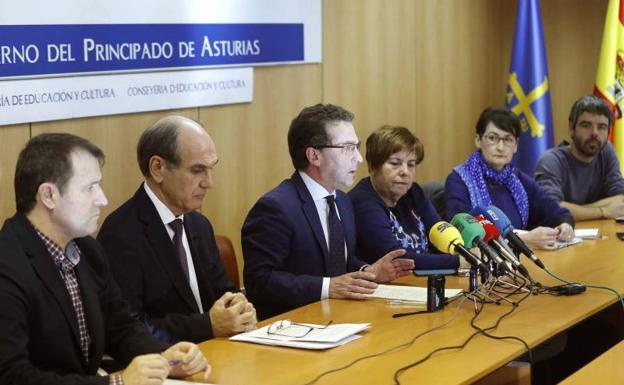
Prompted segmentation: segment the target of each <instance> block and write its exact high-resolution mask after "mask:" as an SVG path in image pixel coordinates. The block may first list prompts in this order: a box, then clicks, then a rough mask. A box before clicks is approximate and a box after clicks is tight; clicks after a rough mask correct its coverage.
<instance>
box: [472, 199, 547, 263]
mask: <svg viewBox="0 0 624 385" xmlns="http://www.w3.org/2000/svg"><path fill="white" fill-rule="evenodd" d="M481 214H482V215H483V216H484V217H485V218H486V219H488V220H489V221H490V222H492V223H494V225H496V227H498V229H499V230H500V232H501V235H502V236H503V238H505V239H506V240H507V241H508V242H509V244H510V245H511V247H512V248H513V249H514V250H516V252H518V253H522V254H524V255H526V256H527V257H529V259H530V260H531V261H533V262H534V263H535V264H536V265H537V266H539V267H540V268H542V269H544V268H545V266H544V263H542V261H540V259H539V258H537V256H536V255H535V254H534V253H533V251H532V250H531V249H529V247H528V246H527V245H526V243H524V241H523V240H522V239H520V237H518V235H517V234H516V233H514V232H513V229H514V228H513V226H512V225H511V222H510V221H509V218H507V215H505V213H504V212H502V211H501V209H499V208H498V207H496V206H488V207H486V208H485V210H484V211H483V212H482V213H481Z"/></svg>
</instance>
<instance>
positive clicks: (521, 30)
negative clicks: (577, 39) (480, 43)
mask: <svg viewBox="0 0 624 385" xmlns="http://www.w3.org/2000/svg"><path fill="white" fill-rule="evenodd" d="M507 108H509V109H510V110H512V111H513V112H514V113H516V115H518V116H519V117H520V120H521V122H522V133H521V134H520V141H519V143H518V152H517V153H516V155H515V156H514V162H515V164H516V166H518V167H519V168H520V169H521V170H522V171H524V172H525V173H527V174H529V175H533V171H534V170H535V163H537V160H538V159H539V157H540V155H541V154H542V153H543V152H544V151H545V150H547V149H548V148H550V147H552V146H553V142H554V140H553V123H552V107H551V104H550V92H549V88H548V66H547V65H546V49H545V48H544V30H543V29H542V15H541V12H540V6H539V1H538V0H518V15H517V17H516V33H515V37H514V46H513V53H512V56H511V66H510V68H509V80H508V82H507Z"/></svg>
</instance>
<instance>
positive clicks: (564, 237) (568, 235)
mask: <svg viewBox="0 0 624 385" xmlns="http://www.w3.org/2000/svg"><path fill="white" fill-rule="evenodd" d="M555 230H557V232H558V233H559V235H557V240H559V241H562V242H567V241H571V240H572V238H574V229H573V228H572V226H570V224H569V223H562V224H560V225H559V226H557V227H555Z"/></svg>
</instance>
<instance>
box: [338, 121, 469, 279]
mask: <svg viewBox="0 0 624 385" xmlns="http://www.w3.org/2000/svg"><path fill="white" fill-rule="evenodd" d="M423 157H424V150H423V145H422V143H421V142H420V140H418V138H417V137H416V136H414V135H413V134H412V133H411V132H410V131H409V130H408V129H407V128H405V127H398V126H383V127H381V128H379V129H377V130H375V131H374V132H373V133H372V134H371V135H370V136H369V137H368V139H367V140H366V162H367V163H368V172H369V174H370V177H366V178H364V179H362V180H361V181H360V182H359V183H358V184H357V185H356V186H355V187H354V188H353V190H351V191H350V192H349V198H351V202H352V203H353V208H354V215H355V224H356V230H357V243H356V255H357V256H358V257H360V258H361V259H363V260H365V261H367V262H369V263H373V262H375V261H376V260H378V259H379V258H381V257H383V256H384V255H385V254H386V253H388V252H389V251H391V250H396V249H405V250H406V254H405V256H404V257H405V258H412V259H413V260H414V262H415V266H416V269H418V270H427V269H457V268H458V267H460V264H461V267H469V265H468V264H467V262H466V261H464V259H463V258H461V257H457V256H454V255H450V254H433V253H431V247H430V245H429V242H428V238H427V237H428V233H429V229H430V228H431V226H432V225H433V224H434V223H436V222H437V221H439V220H440V216H439V215H438V213H437V212H436V211H435V209H434V208H433V206H432V204H431V202H430V201H429V199H428V198H427V196H426V195H425V193H424V192H423V190H422V188H421V187H420V186H419V185H418V184H417V183H415V182H414V180H413V178H414V171H415V170H416V165H417V164H419V163H420V162H421V161H422V159H423Z"/></svg>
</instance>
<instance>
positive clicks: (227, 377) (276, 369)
mask: <svg viewBox="0 0 624 385" xmlns="http://www.w3.org/2000/svg"><path fill="white" fill-rule="evenodd" d="M596 227H597V228H599V229H600V230H601V233H602V234H603V237H602V239H597V240H585V241H584V242H583V243H582V244H580V245H575V246H571V247H568V248H565V249H560V250H557V251H539V252H537V253H536V254H537V255H538V256H539V257H540V259H542V261H543V262H544V263H545V264H546V267H547V268H548V269H549V270H550V271H552V272H553V273H555V274H557V275H558V276H560V277H561V278H564V279H566V280H569V281H574V282H581V283H584V284H595V285H604V286H609V287H612V288H614V289H616V290H618V292H620V293H621V292H622V291H624V282H623V280H622V279H621V277H623V276H624V264H622V263H620V259H621V258H622V257H623V255H622V254H623V253H622V251H623V250H624V248H622V246H623V245H621V244H620V242H622V241H620V240H619V239H618V238H617V237H616V236H615V232H616V231H624V226H622V225H618V224H616V223H615V222H614V221H613V220H609V221H608V220H603V221H588V222H581V223H579V224H577V228H596ZM521 261H522V262H523V263H524V264H525V265H526V266H527V268H528V269H529V271H530V272H531V275H532V276H533V278H534V279H535V280H536V281H538V282H541V283H542V284H543V285H547V286H550V285H557V284H560V283H561V282H559V281H557V280H555V279H554V278H552V277H550V276H549V275H547V274H546V272H544V271H542V270H540V269H539V268H538V267H537V266H535V265H533V263H532V262H531V261H529V260H528V259H527V258H522V259H521ZM394 283H396V284H409V285H416V286H426V278H423V277H405V278H402V279H400V280H398V281H397V282H394ZM446 287H447V288H462V289H467V288H468V279H467V278H465V277H447V280H446ZM522 296H523V295H521V294H517V295H514V296H513V299H514V300H516V301H517V300H519V299H520V298H521V297H522ZM615 301H616V297H615V295H614V294H613V293H609V292H607V291H604V290H595V289H588V290H587V291H586V292H585V293H583V294H581V295H576V296H561V297H554V296H551V295H546V294H540V295H529V296H528V297H527V298H526V300H524V301H523V302H522V303H521V304H520V305H519V306H517V307H516V309H515V310H514V312H513V313H512V314H511V315H510V316H508V317H506V318H504V319H503V320H502V321H501V323H500V325H499V327H498V328H497V329H496V330H494V331H492V332H491V334H493V335H496V336H515V337H519V338H521V339H523V340H524V341H526V342H527V343H528V344H529V345H530V346H531V347H534V346H536V345H538V344H540V343H541V342H543V341H544V340H546V339H548V338H549V337H551V336H553V335H555V334H556V333H559V332H561V331H563V330H565V329H567V328H569V327H570V326H572V325H574V324H576V323H577V322H579V321H581V320H583V319H585V318H587V317H589V316H591V315H593V314H595V313H596V312H598V311H600V310H602V309H604V308H605V307H607V306H609V305H610V304H612V303H614V302H615ZM460 302H461V306H458V305H459V304H460ZM474 306H475V305H474V303H473V302H472V301H470V300H465V301H463V302H462V301H460V300H456V301H455V302H452V303H451V304H450V305H448V306H447V307H446V308H445V309H444V310H442V311H438V312H435V313H428V314H419V315H414V316H408V317H402V318H392V314H394V313H397V312H403V311H410V310H411V309H410V308H406V307H396V306H394V305H388V304H387V303H386V301H384V300H380V299H369V300H365V301H353V300H335V299H330V300H323V301H319V302H315V303H312V304H309V305H307V306H304V307H301V308H298V309H295V310H293V311H290V312H288V313H285V314H282V315H280V316H277V317H273V318H271V319H268V320H265V321H263V322H260V324H259V326H263V325H266V324H268V323H270V322H274V321H276V320H278V319H291V320H293V321H295V322H310V323H319V324H322V323H326V322H328V321H330V320H332V321H333V322H334V323H360V322H370V323H371V328H370V329H369V330H367V331H365V332H363V333H362V338H360V339H358V340H356V341H353V342H351V343H348V344H346V345H344V346H340V347H337V348H334V349H329V350H325V351H308V350H299V349H292V348H285V347H273V346H264V345H256V344H251V343H244V342H233V341H229V340H228V339H226V338H215V339H213V340H209V341H206V342H204V343H202V344H200V348H201V349H202V351H203V352H204V354H205V355H206V357H207V358H208V360H209V362H210V363H211V365H212V373H211V376H210V379H209V380H210V381H211V382H214V383H217V384H228V385H236V384H289V385H292V384H306V383H308V382H310V381H312V380H313V379H315V378H316V377H317V376H318V375H319V374H321V373H323V372H326V371H329V370H337V369H340V368H342V367H345V366H347V365H350V364H351V365H350V366H349V367H348V368H345V369H342V370H338V371H336V372H334V373H331V374H328V375H326V376H324V377H322V378H321V379H320V380H318V381H317V382H315V383H316V384H336V383H340V384H349V383H357V384H375V385H377V384H392V383H394V373H395V371H397V370H398V369H399V368H401V367H404V366H406V365H410V364H412V363H414V362H416V361H418V360H420V359H422V358H424V357H425V356H426V355H427V354H429V353H430V352H431V351H433V350H434V349H436V348H440V347H444V346H453V345H460V344H462V343H464V342H465V341H466V340H467V338H468V337H469V336H470V335H471V334H473V333H474V332H475V329H473V328H472V327H471V326H470V320H471V319H472V318H473V317H474V314H475V313H474ZM512 308H513V306H512V305H510V304H508V303H505V302H502V303H501V304H500V305H495V304H487V305H485V307H484V308H483V311H482V312H481V314H480V315H479V316H478V318H477V320H476V324H477V325H479V326H480V327H483V328H485V327H489V326H492V325H494V323H495V322H496V321H497V319H498V318H499V317H500V316H501V315H502V314H504V313H506V312H509V311H510V310H511V309H512ZM454 314H455V315H456V316H455V318H453V315H454ZM451 318H453V319H452V321H451V322H450V323H448V325H446V326H444V327H443V328H440V329H438V330H435V331H432V332H429V333H427V334H425V335H423V336H421V337H419V338H417V339H416V340H415V341H414V342H413V343H411V344H409V343H410V342H411V341H412V340H413V339H414V338H415V337H416V336H417V335H419V334H422V333H423V332H425V331H428V330H430V329H432V328H434V327H437V326H440V325H442V324H444V323H446V322H448V321H449V320H451ZM393 348H394V350H392V351H388V350H390V349H393ZM383 352H386V353H383ZM524 352H526V349H525V347H524V345H523V344H522V343H521V342H519V341H514V340H494V339H491V338H487V337H485V336H483V335H478V336H476V337H474V338H473V339H472V340H471V341H470V343H468V344H467V346H466V347H464V348H463V349H461V350H459V349H455V350H447V351H443V352H439V353H436V354H434V355H433V356H432V357H431V358H430V359H428V360H427V361H425V362H423V363H422V364H420V365H418V366H415V367H413V368H411V369H409V370H407V371H405V372H403V373H402V374H401V376H400V377H399V380H400V382H401V383H405V384H412V383H435V384H469V383H472V382H474V381H475V380H477V379H479V378H481V377H483V376H484V375H486V374H488V373H490V372H492V371H494V370H495V369H497V368H499V367H501V366H503V365H504V364H505V363H507V362H508V361H510V360H512V359H514V358H516V357H518V356H519V355H521V354H523V353H524ZM373 354H378V356H376V357H370V358H366V359H364V357H367V356H370V355H373ZM357 359H359V361H358V362H356V363H354V361H355V360H357ZM190 380H193V379H192V378H191V379H190Z"/></svg>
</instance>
